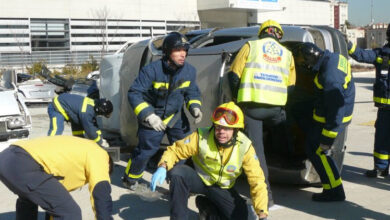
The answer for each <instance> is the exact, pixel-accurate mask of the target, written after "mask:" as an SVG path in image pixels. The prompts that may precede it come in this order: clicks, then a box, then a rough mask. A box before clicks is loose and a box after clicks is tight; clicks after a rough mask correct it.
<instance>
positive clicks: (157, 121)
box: [145, 113, 167, 131]
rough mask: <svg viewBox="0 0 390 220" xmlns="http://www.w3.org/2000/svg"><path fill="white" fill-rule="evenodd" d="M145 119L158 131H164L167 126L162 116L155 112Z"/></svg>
mask: <svg viewBox="0 0 390 220" xmlns="http://www.w3.org/2000/svg"><path fill="white" fill-rule="evenodd" d="M145 121H146V122H147V123H148V124H149V125H150V127H152V128H153V129H154V130H156V131H164V130H165V128H166V127H167V126H166V125H165V124H164V122H163V121H162V120H161V118H160V117H158V116H157V115H156V114H154V113H153V114H151V115H149V116H148V117H146V118H145Z"/></svg>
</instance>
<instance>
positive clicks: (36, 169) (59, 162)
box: [0, 136, 112, 220]
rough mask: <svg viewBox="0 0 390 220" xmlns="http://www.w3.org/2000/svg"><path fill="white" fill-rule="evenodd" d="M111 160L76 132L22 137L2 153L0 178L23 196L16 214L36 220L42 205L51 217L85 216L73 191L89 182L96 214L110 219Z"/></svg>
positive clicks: (21, 218) (68, 219)
mask: <svg viewBox="0 0 390 220" xmlns="http://www.w3.org/2000/svg"><path fill="white" fill-rule="evenodd" d="M110 171H112V160H111V159H110V157H109V155H108V153H107V152H106V151H105V150H104V149H103V148H101V147H99V145H97V144H96V143H95V142H93V141H91V140H88V139H84V138H79V137H72V136H50V137H41V138H36V139H32V140H26V141H18V142H15V143H14V144H13V145H11V146H9V147H8V148H7V149H5V150H4V151H3V152H1V153H0V180H1V181H2V182H3V183H4V184H5V185H6V186H7V187H8V188H9V189H10V190H11V191H12V192H14V193H15V194H17V195H18V196H19V198H18V199H17V201H16V219H17V220H26V219H29V220H34V219H37V217H38V206H40V207H41V208H43V209H44V210H46V212H47V214H48V215H50V216H51V217H52V218H50V219H57V220H59V219H61V220H81V209H80V207H79V206H78V205H77V203H76V202H75V201H74V200H73V198H72V196H71V195H70V194H69V191H73V190H75V189H78V188H80V187H82V186H84V185H85V184H87V183H88V184H89V191H90V193H91V204H92V209H93V211H94V213H95V216H96V219H98V220H106V219H107V220H108V219H112V217H111V211H112V200H111V195H110V193H111V185H110V176H109V173H110Z"/></svg>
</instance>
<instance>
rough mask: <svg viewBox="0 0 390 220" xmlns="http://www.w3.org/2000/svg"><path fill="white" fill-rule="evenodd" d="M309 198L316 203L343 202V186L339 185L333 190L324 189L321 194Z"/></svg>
mask: <svg viewBox="0 0 390 220" xmlns="http://www.w3.org/2000/svg"><path fill="white" fill-rule="evenodd" d="M311 198H312V200H313V201H316V202H336V201H344V200H345V193H344V188H343V185H340V186H338V187H336V188H334V189H324V190H323V191H322V193H314V194H313V196H312V197H311Z"/></svg>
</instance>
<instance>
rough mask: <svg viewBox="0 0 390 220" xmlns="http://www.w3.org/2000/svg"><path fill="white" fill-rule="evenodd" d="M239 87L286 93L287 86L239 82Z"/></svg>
mask: <svg viewBox="0 0 390 220" xmlns="http://www.w3.org/2000/svg"><path fill="white" fill-rule="evenodd" d="M241 88H251V89H259V90H267V91H271V92H279V93H287V88H283V87H278V86H271V85H265V84H261V83H241V84H240V89H241Z"/></svg>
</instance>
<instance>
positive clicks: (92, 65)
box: [81, 55, 99, 74]
mask: <svg viewBox="0 0 390 220" xmlns="http://www.w3.org/2000/svg"><path fill="white" fill-rule="evenodd" d="M89 59H90V60H87V61H85V63H83V64H81V73H82V74H88V73H90V72H93V71H95V70H98V69H99V64H98V62H97V60H96V59H95V58H94V57H93V56H92V55H91V56H89Z"/></svg>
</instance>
